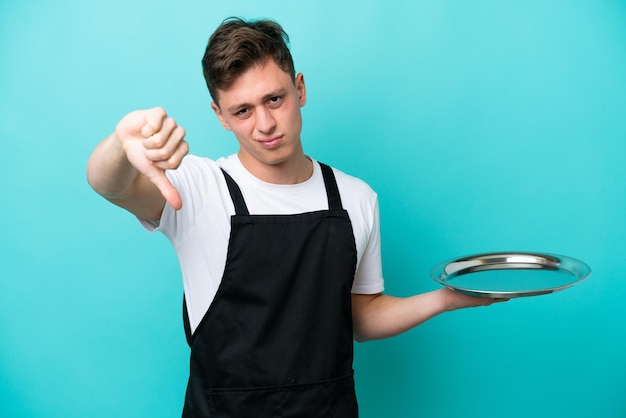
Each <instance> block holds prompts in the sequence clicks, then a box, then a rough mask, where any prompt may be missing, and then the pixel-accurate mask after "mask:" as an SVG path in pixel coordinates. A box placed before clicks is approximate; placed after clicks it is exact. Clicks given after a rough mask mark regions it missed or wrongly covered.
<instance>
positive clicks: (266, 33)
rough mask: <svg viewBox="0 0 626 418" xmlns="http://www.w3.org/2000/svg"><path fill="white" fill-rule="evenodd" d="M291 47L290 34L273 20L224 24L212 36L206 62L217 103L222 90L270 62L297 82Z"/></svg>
mask: <svg viewBox="0 0 626 418" xmlns="http://www.w3.org/2000/svg"><path fill="white" fill-rule="evenodd" d="M288 45H289V37H288V36H287V33H286V32H285V31H284V30H283V28H282V27H281V26H280V25H279V24H278V23H276V22H274V21H272V20H267V19H263V20H248V21H246V20H243V19H240V18H237V17H231V18H228V19H226V20H224V21H223V22H222V24H221V25H220V26H219V27H218V28H217V29H216V30H215V32H213V35H211V38H210V39H209V42H208V44H207V47H206V51H205V53H204V57H203V58H202V70H203V72H204V79H205V80H206V84H207V87H208V88H209V92H210V93H211V97H212V98H213V101H214V102H215V103H218V97H217V90H218V89H221V90H224V89H227V88H228V87H229V86H230V85H231V84H232V83H233V82H234V81H235V79H236V78H237V77H238V76H239V75H241V74H242V73H244V72H246V71H247V70H248V69H250V68H252V67H253V66H255V65H257V64H263V63H265V62H267V61H268V60H270V59H272V60H274V62H275V63H276V65H278V67H280V69H282V70H283V71H285V72H286V73H288V74H290V75H291V76H292V78H294V79H295V76H296V74H295V69H294V65H293V58H292V57H291V52H290V51H289V46H288Z"/></svg>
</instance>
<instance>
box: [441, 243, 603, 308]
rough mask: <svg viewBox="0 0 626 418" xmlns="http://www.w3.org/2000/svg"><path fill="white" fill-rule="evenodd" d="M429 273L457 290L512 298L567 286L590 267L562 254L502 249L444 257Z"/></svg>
mask: <svg viewBox="0 0 626 418" xmlns="http://www.w3.org/2000/svg"><path fill="white" fill-rule="evenodd" d="M430 274H431V277H432V278H433V280H435V281H436V282H438V283H440V284H442V285H444V286H446V287H448V288H450V289H453V290H456V291H458V292H462V293H466V294H469V295H473V296H483V297H489V298H515V297H522V296H536V295H544V294H547V293H554V292H558V291H560V290H564V289H567V288H568V287H571V286H573V285H575V284H577V283H580V282H582V281H583V280H585V279H586V278H587V277H589V275H590V274H591V269H590V268H589V266H588V265H587V264H585V263H583V262H582V261H580V260H576V259H575V258H571V257H567V256H563V255H556V254H546V253H528V252H502V253H485V254H476V255H471V256H467V257H461V258H456V259H452V260H447V261H443V262H441V263H439V264H437V265H436V266H435V267H433V269H432V270H431V272H430Z"/></svg>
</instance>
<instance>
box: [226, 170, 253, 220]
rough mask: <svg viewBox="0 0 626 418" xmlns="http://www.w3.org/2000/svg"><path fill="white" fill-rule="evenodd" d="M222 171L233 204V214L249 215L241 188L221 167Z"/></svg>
mask: <svg viewBox="0 0 626 418" xmlns="http://www.w3.org/2000/svg"><path fill="white" fill-rule="evenodd" d="M221 170H222V173H224V178H225V179H226V185H227V186H228V192H229V193H230V198H231V199H233V204H234V205H235V214H236V215H249V214H250V212H248V206H247V205H246V201H245V200H244V199H243V194H242V193H241V189H240V188H239V186H238V185H237V183H235V180H233V178H232V177H231V176H230V174H228V173H227V172H226V171H224V169H221Z"/></svg>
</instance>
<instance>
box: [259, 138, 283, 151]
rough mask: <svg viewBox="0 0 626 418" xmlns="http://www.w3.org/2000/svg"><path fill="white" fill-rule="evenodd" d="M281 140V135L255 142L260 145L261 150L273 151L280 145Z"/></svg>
mask: <svg viewBox="0 0 626 418" xmlns="http://www.w3.org/2000/svg"><path fill="white" fill-rule="evenodd" d="M282 139H283V136H282V135H279V136H274V137H271V138H258V139H257V140H256V141H257V142H258V143H259V144H261V146H262V147H263V148H266V149H273V148H276V147H277V146H278V145H280V142H281V140H282Z"/></svg>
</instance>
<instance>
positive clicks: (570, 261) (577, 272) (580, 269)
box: [430, 251, 592, 299]
mask: <svg viewBox="0 0 626 418" xmlns="http://www.w3.org/2000/svg"><path fill="white" fill-rule="evenodd" d="M503 257H504V258H514V257H519V258H522V259H524V260H525V261H523V262H520V261H519V260H517V262H508V261H507V262H504V263H503V262H502V260H501V258H503ZM530 257H533V258H536V259H543V260H546V262H545V263H544V264H541V263H531V262H529V261H528V260H529V258H530ZM490 258H496V259H498V260H499V263H498V265H503V266H506V265H507V263H508V264H510V265H511V266H513V265H516V266H519V265H521V264H524V265H531V264H536V265H538V266H546V267H548V266H549V267H551V268H552V269H555V270H565V271H567V272H569V273H570V274H572V275H573V276H575V277H576V278H577V279H576V280H574V281H572V282H571V283H568V284H565V285H562V286H554V287H546V288H542V289H534V290H523V291H493V290H483V289H474V288H468V287H461V286H455V285H453V284H451V283H449V282H448V281H446V280H445V279H446V278H447V277H449V276H450V275H451V274H455V273H457V272H458V271H461V270H462V269H458V270H455V271H453V272H452V273H449V272H448V271H446V267H448V266H450V265H451V264H454V263H463V262H471V261H477V260H485V259H490ZM547 261H549V263H548V262H547ZM480 264H481V263H478V265H480ZM482 264H485V263H482ZM470 267H473V266H472V265H470ZM572 267H576V269H573V268H572ZM530 268H531V267H524V268H520V267H516V268H492V269H489V270H520V269H530ZM539 268H541V267H539ZM591 273H592V270H591V268H590V267H589V265H587V263H585V262H583V261H581V260H579V259H577V258H574V257H570V256H565V255H560V254H555V253H548V252H531V251H499V252H485V253H476V254H472V255H466V256H462V257H456V258H450V259H448V260H445V261H441V262H439V263H437V264H436V265H435V266H434V267H433V268H432V269H431V271H430V276H431V278H432V279H433V280H434V281H435V282H437V283H439V284H441V285H443V286H445V287H447V288H449V289H452V290H455V291H458V292H461V293H465V294H468V295H472V296H480V297H487V298H498V299H499V298H502V299H510V298H516V297H526V296H538V295H545V294H549V293H555V292H559V291H561V290H565V289H568V288H570V287H572V286H574V285H576V284H578V283H580V282H582V281H584V280H586V279H588V278H589V276H591ZM467 274H471V272H470V273H467Z"/></svg>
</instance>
